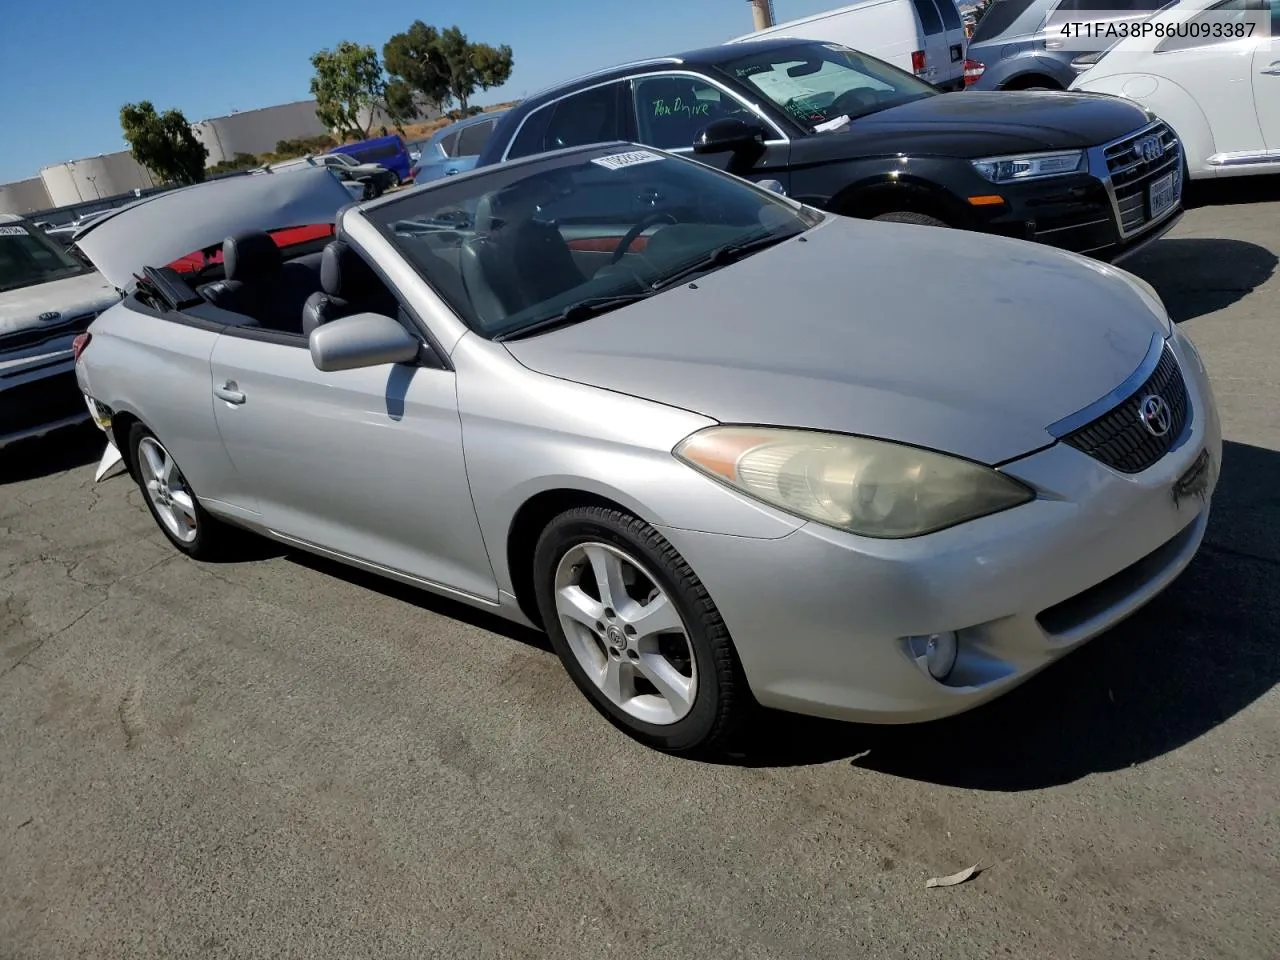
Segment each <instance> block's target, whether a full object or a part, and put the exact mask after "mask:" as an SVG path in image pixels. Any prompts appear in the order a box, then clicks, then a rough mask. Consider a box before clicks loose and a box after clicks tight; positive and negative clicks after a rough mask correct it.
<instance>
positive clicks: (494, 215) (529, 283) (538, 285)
mask: <svg viewBox="0 0 1280 960" xmlns="http://www.w3.org/2000/svg"><path fill="white" fill-rule="evenodd" d="M538 202H539V197H538V195H537V194H536V192H535V191H532V190H524V189H521V185H520V184H517V185H516V186H515V187H513V188H508V189H507V190H504V191H502V192H501V193H499V194H497V195H494V194H488V195H486V196H484V197H482V198H481V199H480V202H479V203H478V204H477V206H476V217H475V224H476V235H475V237H474V238H473V239H471V240H468V241H467V242H466V243H464V244H463V245H462V249H461V251H460V260H461V268H462V280H463V283H464V284H465V285H466V288H467V295H468V296H469V298H470V299H471V303H472V305H473V306H474V308H475V310H476V313H477V314H478V315H479V318H480V322H481V323H482V324H484V325H485V326H495V325H497V324H499V323H501V322H502V320H504V319H505V318H506V317H508V316H510V315H511V314H514V313H519V312H520V311H521V310H524V309H527V308H528V307H531V306H533V305H534V304H537V303H541V302H542V301H544V300H550V299H552V298H554V297H557V296H559V295H561V294H563V293H566V292H567V291H569V290H572V289H573V288H574V287H576V286H579V285H581V284H583V283H585V282H586V277H585V276H584V275H583V273H582V271H581V270H580V269H579V268H578V265H577V263H576V262H575V261H574V259H573V252H572V251H571V250H570V249H569V245H568V244H567V243H565V240H564V237H563V236H561V234H560V231H559V230H558V229H556V227H555V225H554V224H550V223H546V222H545V221H541V220H537V219H535V218H534V214H535V213H536V211H537V206H538Z"/></svg>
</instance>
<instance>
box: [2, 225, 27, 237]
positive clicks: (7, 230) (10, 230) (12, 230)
mask: <svg viewBox="0 0 1280 960" xmlns="http://www.w3.org/2000/svg"><path fill="white" fill-rule="evenodd" d="M28 235H29V234H28V233H27V228H26V227H14V226H6V227H0V237H25V236H28Z"/></svg>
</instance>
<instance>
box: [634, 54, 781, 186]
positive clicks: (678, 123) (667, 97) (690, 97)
mask: <svg viewBox="0 0 1280 960" xmlns="http://www.w3.org/2000/svg"><path fill="white" fill-rule="evenodd" d="M631 97H632V102H633V104H634V108H635V125H636V139H637V140H638V141H639V142H640V143H644V144H648V145H649V146H651V147H658V148H660V149H662V150H668V151H670V152H671V153H678V154H683V155H685V156H688V157H689V158H690V159H693V160H697V161H699V162H700V163H705V164H707V165H708V166H713V167H718V168H719V169H721V170H727V169H729V168H730V164H731V162H732V160H733V154H731V153H716V154H708V155H703V156H699V155H697V154H695V153H694V152H693V141H694V138H695V137H696V136H697V135H698V131H700V130H701V129H702V128H703V127H705V126H706V125H707V124H709V123H711V122H712V121H713V120H721V119H725V118H730V117H739V118H741V119H743V120H747V121H749V122H752V123H758V124H760V125H761V126H763V127H765V129H766V130H767V131H768V132H767V134H766V137H765V143H764V154H763V155H762V156H761V157H760V159H759V160H757V161H756V163H755V165H754V166H753V167H752V168H751V169H750V170H747V171H738V170H733V171H732V172H734V173H737V174H739V175H740V176H743V177H745V178H746V179H748V180H777V181H779V182H780V183H781V184H782V186H783V189H784V190H787V191H788V192H790V190H791V174H790V171H789V169H788V167H789V164H790V161H791V142H790V141H789V140H788V139H787V138H786V136H785V135H784V134H783V133H782V131H780V130H778V129H777V128H776V127H774V125H773V124H772V123H770V122H769V121H767V120H764V119H762V118H761V117H760V115H759V114H758V113H756V111H754V110H753V109H752V108H751V106H750V104H748V103H747V102H746V101H744V100H742V99H740V98H739V97H738V96H737V95H736V94H733V93H731V92H730V91H729V90H727V89H726V88H725V87H722V86H720V85H719V84H717V83H714V82H712V81H711V80H710V79H708V78H706V77H703V76H701V75H699V74H696V73H691V72H687V71H679V72H677V71H671V72H668V73H650V74H645V75H643V76H639V77H633V78H632V79H631Z"/></svg>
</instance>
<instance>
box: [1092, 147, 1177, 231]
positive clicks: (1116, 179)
mask: <svg viewBox="0 0 1280 960" xmlns="http://www.w3.org/2000/svg"><path fill="white" fill-rule="evenodd" d="M1152 136H1154V137H1159V139H1160V144H1161V146H1162V147H1163V149H1164V152H1163V154H1162V155H1161V156H1159V157H1157V158H1156V159H1154V160H1144V159H1143V158H1142V157H1141V156H1140V155H1137V154H1135V153H1134V146H1135V145H1136V144H1138V143H1140V142H1141V141H1144V140H1146V139H1147V138H1148V137H1152ZM1103 154H1104V156H1105V157H1106V160H1107V175H1108V176H1109V177H1110V178H1111V188H1112V190H1113V191H1114V195H1115V205H1116V216H1117V217H1118V218H1119V220H1120V232H1121V234H1123V235H1124V236H1126V237H1127V236H1130V235H1132V234H1133V233H1136V232H1137V231H1139V230H1141V229H1142V228H1143V227H1144V226H1146V224H1147V223H1148V221H1149V220H1150V218H1151V216H1150V215H1151V211H1150V209H1149V198H1148V188H1149V187H1150V186H1151V185H1152V184H1153V183H1155V182H1156V181H1157V180H1159V179H1160V178H1161V177H1163V176H1165V175H1166V174H1169V173H1172V174H1173V175H1174V180H1175V182H1176V181H1177V180H1178V179H1180V178H1181V176H1182V147H1181V144H1179V142H1178V138H1177V137H1176V136H1175V135H1174V132H1173V131H1172V130H1171V129H1170V128H1169V126H1168V125H1167V124H1165V123H1155V124H1152V125H1151V126H1150V127H1144V128H1143V129H1141V130H1139V131H1138V132H1137V133H1132V134H1130V135H1129V136H1127V137H1125V138H1123V139H1121V140H1116V141H1115V142H1114V143H1109V144H1107V145H1106V146H1105V147H1104V148H1103Z"/></svg>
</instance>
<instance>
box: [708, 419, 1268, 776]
mask: <svg viewBox="0 0 1280 960" xmlns="http://www.w3.org/2000/svg"><path fill="white" fill-rule="evenodd" d="M1223 460H1224V464H1223V470H1222V477H1221V480H1220V482H1219V486H1218V490H1217V493H1216V495H1215V497H1214V501H1213V516H1212V519H1211V521H1210V525H1209V531H1208V534H1207V535H1206V538H1205V545H1204V547H1203V548H1202V550H1201V552H1200V554H1199V555H1198V556H1197V558H1196V559H1195V560H1194V561H1193V562H1192V564H1191V566H1190V567H1188V569H1187V570H1186V572H1185V573H1184V574H1183V575H1182V577H1180V578H1179V579H1178V581H1177V582H1176V583H1174V584H1173V585H1172V586H1171V587H1170V588H1169V589H1168V590H1166V591H1165V592H1164V593H1163V594H1162V595H1161V596H1159V597H1157V598H1156V600H1154V601H1153V602H1152V603H1151V604H1149V605H1148V606H1147V607H1146V608H1144V609H1143V610H1141V611H1140V612H1139V613H1137V614H1135V615H1134V616H1133V617H1132V618H1130V619H1129V620H1127V621H1125V622H1124V623H1122V624H1121V625H1119V626H1118V627H1116V628H1115V629H1114V630H1112V631H1111V632H1110V633H1108V634H1106V635H1104V636H1102V637H1099V638H1097V639H1095V640H1094V641H1092V642H1091V643H1088V644H1086V645H1085V646H1084V647H1082V648H1081V649H1079V650H1077V651H1075V652H1074V653H1072V654H1070V655H1068V656H1067V657H1065V658H1064V659H1062V660H1061V661H1059V662H1058V663H1057V664H1055V665H1053V666H1052V667H1050V668H1049V669H1048V670H1046V671H1045V672H1044V673H1042V674H1040V675H1039V676H1037V677H1036V678H1034V679H1032V680H1031V681H1029V682H1028V683H1026V684H1025V685H1024V686H1022V687H1020V688H1019V689H1017V690H1014V691H1013V692H1011V693H1009V694H1008V695H1007V696H1005V697H1003V698H1001V699H999V700H996V701H994V702H992V703H990V704H988V705H986V706H984V707H981V708H979V709H977V710H974V711H972V712H970V713H967V714H962V715H960V716H958V717H953V718H951V719H948V720H941V721H935V722H932V723H927V724H918V725H910V726H871V725H861V724H840V723H834V722H828V721H821V720H812V719H806V718H800V717H792V716H788V715H783V714H777V713H774V712H768V713H766V714H765V715H764V716H763V717H761V719H760V721H759V722H758V723H757V725H756V726H757V729H755V730H753V731H751V732H750V733H751V735H750V736H748V737H746V738H744V741H743V742H744V744H745V745H746V752H745V753H743V754H740V755H735V756H732V757H729V758H726V759H727V761H728V762H730V763H734V764H738V765H744V766H756V767H776V766H796V765H804V764H813V763H825V762H832V761H835V760H846V759H850V758H853V759H852V763H853V764H854V765H855V766H857V767H860V768H863V769H867V770H876V771H879V772H881V773H887V774H891V775H893V776H897V777H904V778H908V779H912V780H920V781H925V782H929V783H936V784H941V785H946V786H955V787H965V788H970V789H977V790H990V791H1021V790H1036V789H1042V788H1045V787H1050V786H1055V785H1059V784H1064V783H1069V782H1071V781H1074V780H1077V779H1079V778H1081V777H1084V776H1086V775H1088V774H1091V773H1099V772H1103V771H1109V770H1118V769H1122V768H1124V767H1129V766H1133V765H1135V764H1139V763H1143V762H1145V761H1148V760H1151V759H1154V758H1156V757H1159V756H1161V755H1162V754H1165V753H1167V752H1169V751H1171V750H1174V749H1177V748H1178V747H1180V746H1182V745H1184V744H1186V743H1188V742H1190V741H1192V740H1194V739H1195V738H1197V737H1199V736H1201V735H1203V734H1204V733H1206V732H1208V731H1209V730H1212V729H1213V728H1214V727H1216V726H1217V725H1218V724H1220V723H1222V722H1224V721H1226V720H1228V719H1230V718H1231V717H1232V716H1234V715H1235V714H1237V713H1239V712H1240V711H1241V710H1243V709H1245V708H1246V707H1248V706H1249V705H1250V704H1251V703H1253V702H1254V701H1255V700H1257V699H1258V698H1259V697H1261V696H1263V695H1264V694H1266V693H1267V692H1268V691H1269V690H1270V689H1271V688H1272V687H1273V686H1275V685H1276V684H1277V683H1280V496H1277V494H1276V491H1277V490H1278V489H1280V453H1278V452H1276V451H1274V450H1264V449H1260V448H1258V447H1252V446H1248V445H1245V444H1239V443H1228V444H1226V450H1225V453H1224V456H1223Z"/></svg>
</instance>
